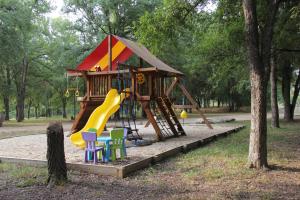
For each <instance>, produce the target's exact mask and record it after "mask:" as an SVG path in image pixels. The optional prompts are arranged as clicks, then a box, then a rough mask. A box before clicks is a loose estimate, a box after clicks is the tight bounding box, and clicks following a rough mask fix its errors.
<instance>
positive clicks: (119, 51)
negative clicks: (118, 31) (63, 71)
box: [76, 36, 132, 71]
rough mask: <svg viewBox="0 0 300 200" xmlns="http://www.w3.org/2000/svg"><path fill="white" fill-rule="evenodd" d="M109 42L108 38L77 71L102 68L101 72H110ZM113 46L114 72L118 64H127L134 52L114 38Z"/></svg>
mask: <svg viewBox="0 0 300 200" xmlns="http://www.w3.org/2000/svg"><path fill="white" fill-rule="evenodd" d="M108 40H109V37H108V36H107V37H106V38H105V39H104V40H103V41H102V42H101V43H100V45H99V46H98V47H97V48H96V49H95V50H94V51H93V52H92V53H91V54H90V55H89V56H88V57H86V58H85V59H84V60H83V61H82V63H81V64H80V65H78V66H77V68H76V69H77V70H83V71H96V67H100V69H101V71H105V70H108V65H109V55H108ZM111 46H112V67H113V70H114V69H116V67H117V62H125V61H126V60H127V59H128V58H129V57H130V56H131V55H132V51H131V50H130V49H129V48H128V47H126V46H125V44H124V43H122V41H120V40H118V39H117V38H115V37H114V36H111Z"/></svg>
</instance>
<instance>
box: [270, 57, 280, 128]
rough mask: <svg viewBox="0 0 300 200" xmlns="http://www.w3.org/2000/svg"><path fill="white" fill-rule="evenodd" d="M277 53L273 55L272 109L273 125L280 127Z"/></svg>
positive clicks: (271, 79)
mask: <svg viewBox="0 0 300 200" xmlns="http://www.w3.org/2000/svg"><path fill="white" fill-rule="evenodd" d="M276 58H277V57H276V55H274V52H273V55H272V57H271V74H270V83H271V109H272V123H271V125H272V127H275V128H279V111H278V100H277V59H276Z"/></svg>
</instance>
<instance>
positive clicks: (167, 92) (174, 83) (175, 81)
mask: <svg viewBox="0 0 300 200" xmlns="http://www.w3.org/2000/svg"><path fill="white" fill-rule="evenodd" d="M177 83H178V78H176V77H175V78H174V80H173V82H172V83H171V85H170V87H169V88H168V89H167V91H166V96H167V97H168V96H169V94H170V93H171V91H172V90H173V88H174V87H175V85H176V84H177Z"/></svg>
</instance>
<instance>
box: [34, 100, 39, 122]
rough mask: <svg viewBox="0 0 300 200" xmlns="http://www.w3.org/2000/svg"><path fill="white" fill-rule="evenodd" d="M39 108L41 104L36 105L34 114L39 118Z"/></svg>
mask: <svg viewBox="0 0 300 200" xmlns="http://www.w3.org/2000/svg"><path fill="white" fill-rule="evenodd" d="M38 109H39V104H37V105H35V106H34V114H35V118H36V119H37V118H38Z"/></svg>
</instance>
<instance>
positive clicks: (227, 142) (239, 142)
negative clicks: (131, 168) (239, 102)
mask: <svg viewBox="0 0 300 200" xmlns="http://www.w3.org/2000/svg"><path fill="white" fill-rule="evenodd" d="M241 123H243V124H244V125H245V126H246V128H244V129H242V130H241V131H239V132H238V133H236V134H233V135H231V136H228V137H226V138H221V139H219V140H217V141H215V142H213V143H211V144H209V145H206V146H205V147H203V148H199V149H197V150H194V151H191V152H189V153H187V154H183V155H180V156H177V157H175V158H172V159H170V160H168V161H166V162H165V163H164V164H163V166H162V165H159V166H153V167H152V168H151V169H146V170H145V171H144V172H141V173H140V175H141V174H142V175H145V177H143V178H144V179H147V180H148V182H152V181H156V179H158V178H161V176H162V175H165V176H167V177H170V176H178V179H181V180H182V181H183V183H182V184H183V185H184V184H187V185H189V184H195V183H199V184H206V185H215V184H217V185H218V189H220V187H221V191H222V187H224V188H228V187H229V188H230V192H229V193H230V195H229V196H230V197H229V198H234V199H236V198H237V199H240V198H243V197H242V196H243V195H244V196H245V195H246V196H245V198H248V197H249V196H250V197H249V198H252V197H253V196H256V197H257V196H258V197H259V199H273V198H274V195H275V196H276V195H277V191H276V186H275V187H274V188H273V189H270V188H268V189H266V190H263V191H262V190H261V188H257V185H267V184H270V185H272V184H273V183H272V181H274V183H276V184H277V181H278V182H279V183H280V182H281V181H283V182H284V181H287V183H288V181H289V180H288V179H289V178H288V176H289V175H291V176H293V173H294V171H300V168H298V167H299V166H300V161H299V155H297V154H295V153H291V152H295V151H297V148H299V142H297V141H299V139H300V134H299V128H300V125H299V122H295V123H286V122H281V128H279V129H275V128H271V127H270V126H268V161H269V164H270V166H271V168H273V169H275V171H274V172H270V173H268V172H263V171H260V170H254V169H249V168H248V165H247V156H248V148H249V146H248V145H249V132H250V130H249V129H250V122H249V121H246V122H241ZM293 162H296V163H295V164H296V166H297V167H296V168H295V167H294V168H293V167H290V168H289V166H287V165H291V163H293ZM276 166H286V167H283V168H285V169H286V170H283V171H281V170H276V169H278V168H276ZM273 173H274V174H277V176H278V177H277V178H278V179H277V178H275V179H274V180H273V179H272V178H270V176H273ZM282 174H285V175H284V178H280V176H283V175H282ZM285 176H286V177H285ZM167 179H168V178H167ZM247 180H250V182H254V183H253V185H252V186H251V184H250V186H251V187H248V185H247V184H248V183H244V182H245V181H247ZM241 182H243V184H241ZM225 183H228V185H226V184H225ZM223 184H225V185H224V186H222V185H223ZM296 184H299V185H300V183H299V182H297V183H296ZM229 185H232V186H229ZM241 185H243V186H241ZM234 186H235V187H237V188H234ZM224 190H225V189H224ZM239 190H240V191H239ZM256 190H257V191H256ZM255 191H256V192H255ZM217 193H218V192H217ZM217 193H216V194H214V197H213V198H217V199H218V198H219V197H218V195H220V194H217ZM222 195H224V191H223V192H221V196H222ZM221 199H222V198H221Z"/></svg>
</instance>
